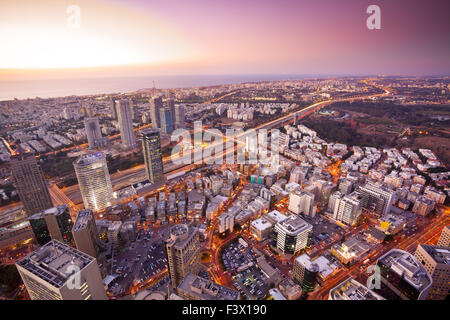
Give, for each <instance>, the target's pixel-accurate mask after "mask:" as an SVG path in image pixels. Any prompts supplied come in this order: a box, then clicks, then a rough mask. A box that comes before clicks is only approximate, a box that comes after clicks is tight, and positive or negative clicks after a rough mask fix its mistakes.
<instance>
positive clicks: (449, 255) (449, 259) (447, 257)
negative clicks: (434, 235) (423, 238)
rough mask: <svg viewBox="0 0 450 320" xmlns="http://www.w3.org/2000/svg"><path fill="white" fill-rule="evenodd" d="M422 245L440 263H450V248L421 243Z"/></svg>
mask: <svg viewBox="0 0 450 320" xmlns="http://www.w3.org/2000/svg"><path fill="white" fill-rule="evenodd" d="M420 246H421V247H422V248H423V249H424V250H425V251H426V252H427V253H428V254H429V255H430V256H431V257H432V258H433V260H434V261H436V262H437V263H439V264H450V248H449V247H442V246H429V245H426V244H420Z"/></svg>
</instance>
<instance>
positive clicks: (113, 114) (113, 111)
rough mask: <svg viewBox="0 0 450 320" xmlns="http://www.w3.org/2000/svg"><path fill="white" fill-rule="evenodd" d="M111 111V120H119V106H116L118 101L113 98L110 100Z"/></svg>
mask: <svg viewBox="0 0 450 320" xmlns="http://www.w3.org/2000/svg"><path fill="white" fill-rule="evenodd" d="M109 109H110V112H111V118H113V119H117V104H116V101H115V100H114V99H113V98H111V99H110V100H109Z"/></svg>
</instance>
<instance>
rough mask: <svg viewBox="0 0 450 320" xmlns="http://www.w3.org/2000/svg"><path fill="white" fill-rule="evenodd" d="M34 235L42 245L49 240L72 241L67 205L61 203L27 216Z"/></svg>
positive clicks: (70, 221)
mask: <svg viewBox="0 0 450 320" xmlns="http://www.w3.org/2000/svg"><path fill="white" fill-rule="evenodd" d="M29 221H30V225H31V228H32V229H33V233H34V236H35V238H36V240H37V242H38V243H39V245H41V246H43V245H44V244H46V243H47V242H49V241H50V240H52V239H54V240H58V241H61V242H66V243H70V242H72V234H71V233H70V231H71V230H72V225H73V222H72V219H71V217H70V213H69V207H68V206H67V205H61V206H57V207H54V208H50V209H46V210H44V211H42V212H39V213H36V214H34V215H32V216H31V217H30V218H29Z"/></svg>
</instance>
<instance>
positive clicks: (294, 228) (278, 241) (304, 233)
mask: <svg viewBox="0 0 450 320" xmlns="http://www.w3.org/2000/svg"><path fill="white" fill-rule="evenodd" d="M311 233H312V225H310V224H309V223H307V222H306V221H304V220H303V219H302V218H300V217H299V216H296V215H291V216H289V217H288V218H287V219H285V220H283V221H281V222H278V223H277V224H276V225H275V228H274V230H273V240H274V242H273V244H274V245H276V247H277V248H278V249H279V250H280V251H282V252H283V253H288V254H295V253H297V252H299V251H300V250H302V249H303V248H305V247H306V246H307V245H308V241H309V237H310V235H311Z"/></svg>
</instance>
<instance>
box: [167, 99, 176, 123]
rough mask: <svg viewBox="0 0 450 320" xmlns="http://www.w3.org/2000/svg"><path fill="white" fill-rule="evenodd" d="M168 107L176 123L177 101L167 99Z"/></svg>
mask: <svg viewBox="0 0 450 320" xmlns="http://www.w3.org/2000/svg"><path fill="white" fill-rule="evenodd" d="M166 107H167V109H169V110H170V113H171V114H172V119H173V121H174V122H175V101H174V100H173V99H172V98H167V100H166Z"/></svg>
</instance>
